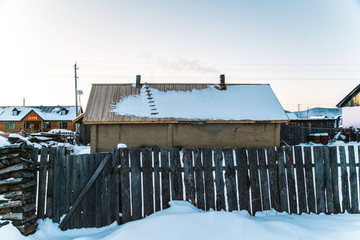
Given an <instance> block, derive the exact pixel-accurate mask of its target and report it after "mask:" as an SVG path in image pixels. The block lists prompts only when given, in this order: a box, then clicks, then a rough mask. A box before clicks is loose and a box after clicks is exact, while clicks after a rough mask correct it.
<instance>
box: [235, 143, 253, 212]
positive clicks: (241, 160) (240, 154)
mask: <svg viewBox="0 0 360 240" xmlns="http://www.w3.org/2000/svg"><path fill="white" fill-rule="evenodd" d="M235 156H236V165H237V168H238V191H239V206H240V210H247V211H248V212H249V213H251V211H250V194H249V189H250V179H249V174H248V160H247V159H248V157H247V153H246V149H245V148H236V149H235Z"/></svg>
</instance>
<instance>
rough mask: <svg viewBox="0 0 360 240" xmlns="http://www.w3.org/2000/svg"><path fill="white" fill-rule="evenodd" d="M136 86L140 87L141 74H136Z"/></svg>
mask: <svg viewBox="0 0 360 240" xmlns="http://www.w3.org/2000/svg"><path fill="white" fill-rule="evenodd" d="M136 88H141V75H136Z"/></svg>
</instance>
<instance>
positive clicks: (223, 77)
mask: <svg viewBox="0 0 360 240" xmlns="http://www.w3.org/2000/svg"><path fill="white" fill-rule="evenodd" d="M220 90H226V85H225V74H221V75H220Z"/></svg>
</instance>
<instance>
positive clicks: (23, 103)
mask: <svg viewBox="0 0 360 240" xmlns="http://www.w3.org/2000/svg"><path fill="white" fill-rule="evenodd" d="M23 107H25V98H23Z"/></svg>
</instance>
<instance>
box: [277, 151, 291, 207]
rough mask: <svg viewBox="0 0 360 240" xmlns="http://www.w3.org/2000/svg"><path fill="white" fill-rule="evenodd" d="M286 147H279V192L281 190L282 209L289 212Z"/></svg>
mask: <svg viewBox="0 0 360 240" xmlns="http://www.w3.org/2000/svg"><path fill="white" fill-rule="evenodd" d="M284 151H285V149H284V147H280V148H278V151H277V153H278V155H277V157H278V173H279V192H280V205H281V210H282V211H284V212H287V213H289V212H290V211H289V205H288V194H287V187H286V172H285V156H284Z"/></svg>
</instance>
